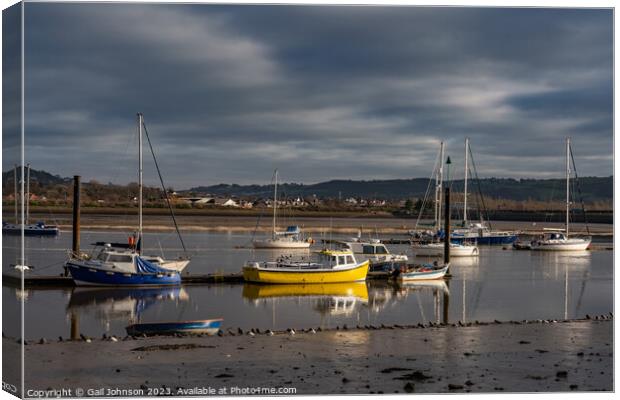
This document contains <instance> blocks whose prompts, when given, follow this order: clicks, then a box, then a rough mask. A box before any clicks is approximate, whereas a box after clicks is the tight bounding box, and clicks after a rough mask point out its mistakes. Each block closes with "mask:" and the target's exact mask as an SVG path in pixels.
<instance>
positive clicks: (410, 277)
mask: <svg viewBox="0 0 620 400" xmlns="http://www.w3.org/2000/svg"><path fill="white" fill-rule="evenodd" d="M446 272H448V266H445V267H443V268H439V269H434V270H431V271H414V272H403V273H401V274H400V275H398V280H399V281H429V280H435V279H442V278H443V277H444V276H445V275H446Z"/></svg>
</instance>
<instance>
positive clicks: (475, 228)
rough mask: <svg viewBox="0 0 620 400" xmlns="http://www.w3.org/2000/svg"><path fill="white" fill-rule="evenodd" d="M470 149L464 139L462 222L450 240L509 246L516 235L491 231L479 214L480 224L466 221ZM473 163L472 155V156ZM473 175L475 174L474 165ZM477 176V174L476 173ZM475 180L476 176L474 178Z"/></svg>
mask: <svg viewBox="0 0 620 400" xmlns="http://www.w3.org/2000/svg"><path fill="white" fill-rule="evenodd" d="M470 155H472V154H471V147H470V145H469V138H465V179H464V200H463V222H462V224H461V226H460V227H458V228H455V229H454V230H453V232H452V234H451V240H452V242H454V243H466V242H476V243H477V244H482V245H494V244H498V245H499V244H511V243H513V242H515V241H516V240H517V235H516V234H515V233H514V232H509V231H495V230H491V228H490V226H489V224H487V223H486V222H485V221H483V219H482V213H480V222H476V223H470V222H469V221H468V219H467V194H468V193H467V181H468V173H469V162H468V161H469V156H470ZM472 163H473V155H472ZM474 173H476V169H475V165H474ZM476 175H477V173H476ZM476 178H477V176H476Z"/></svg>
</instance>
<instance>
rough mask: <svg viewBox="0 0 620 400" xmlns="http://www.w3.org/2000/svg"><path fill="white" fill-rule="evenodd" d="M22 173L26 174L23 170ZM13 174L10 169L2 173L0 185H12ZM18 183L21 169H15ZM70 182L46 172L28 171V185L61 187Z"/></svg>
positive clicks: (67, 179) (69, 179)
mask: <svg viewBox="0 0 620 400" xmlns="http://www.w3.org/2000/svg"><path fill="white" fill-rule="evenodd" d="M24 173H26V174H27V172H26V170H25V169H24ZM14 176H15V172H14V171H13V170H12V169H11V170H9V171H5V172H3V173H2V185H3V186H6V185H9V184H10V185H13V182H14V180H13V179H14ZM17 177H18V182H20V181H21V167H18V168H17ZM68 182H71V178H63V177H61V176H60V175H52V174H50V173H49V172H46V171H40V170H36V169H32V168H31V169H30V184H31V185H32V184H33V183H38V184H39V185H40V186H50V185H61V184H65V183H68Z"/></svg>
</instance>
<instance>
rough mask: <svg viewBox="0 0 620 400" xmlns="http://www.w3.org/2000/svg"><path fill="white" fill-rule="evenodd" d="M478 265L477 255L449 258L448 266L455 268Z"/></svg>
mask: <svg viewBox="0 0 620 400" xmlns="http://www.w3.org/2000/svg"><path fill="white" fill-rule="evenodd" d="M479 265H480V258H479V257H456V258H453V259H450V266H451V267H454V268H453V269H456V268H475V267H478V266H479Z"/></svg>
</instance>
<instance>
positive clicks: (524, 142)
mask: <svg viewBox="0 0 620 400" xmlns="http://www.w3.org/2000/svg"><path fill="white" fill-rule="evenodd" d="M612 35H613V26H612V11H611V10H603V9H599V10H587V9H579V10H569V9H478V8H420V7H335V6H331V7H309V6H216V5H180V4H175V5H152V4H151V5H124V4H86V5H84V4H81V5H80V4H27V5H26V74H25V76H26V140H27V157H28V160H29V161H30V162H31V163H32V165H33V167H34V168H37V169H46V170H48V171H51V172H53V173H58V174H61V175H63V176H71V175H74V174H81V175H82V176H83V177H84V178H85V179H91V178H95V179H98V180H100V181H103V182H107V181H109V180H112V181H115V182H126V181H130V180H133V181H135V160H134V154H135V151H136V139H135V113H136V112H137V111H142V112H143V113H144V114H145V118H146V122H147V126H148V128H149V133H150V135H151V137H152V139H153V141H154V144H155V147H156V152H157V153H158V156H159V159H160V165H161V167H162V169H163V173H164V176H165V178H166V180H167V181H168V182H169V183H170V185H172V186H174V187H175V188H186V187H190V186H195V185H199V184H204V185H208V184H216V183H220V182H236V183H251V182H252V183H265V182H269V180H270V179H271V174H272V170H273V168H276V167H277V168H279V169H280V171H281V176H282V178H283V179H284V180H286V181H295V182H307V183H311V182H318V181H322V180H327V179H332V178H352V179H383V178H408V177H423V176H428V175H429V174H430V172H431V170H432V168H433V165H432V164H433V162H434V159H435V157H436V153H437V149H438V143H439V141H440V140H442V139H443V140H444V141H445V142H446V144H447V148H448V150H447V152H448V154H449V155H451V157H452V160H453V162H454V163H455V165H456V166H459V171H458V172H457V174H461V175H462V166H461V165H462V164H461V163H462V162H463V155H462V153H463V141H464V138H465V137H466V136H469V137H470V138H471V145H472V149H473V152H474V157H475V158H476V162H477V166H478V171H479V173H480V175H482V176H510V177H560V176H562V174H563V162H564V161H563V157H564V147H563V146H564V138H565V137H566V136H571V137H572V139H573V143H574V151H575V155H576V157H577V163H578V165H577V167H578V168H579V172H580V174H581V175H597V176H608V175H611V174H612V164H613V150H612V141H613V135H612V129H613V127H612V121H613V114H612V99H613V97H612V96H613V94H612V93H613V87H612V54H613V53H612V50H613V49H612ZM4 142H5V143H4V147H5V149H6V148H8V146H11V140H7V134H5V135H4ZM4 154H5V155H6V152H5V153H4ZM11 162H13V161H11V160H10V159H7V157H6V156H5V161H4V163H3V164H5V165H4V166H3V167H4V168H7V166H8V165H10V164H9V163H11ZM147 168H150V167H149V166H147ZM147 172H148V175H149V178H148V179H149V180H150V181H152V182H155V175H154V174H153V173H152V171H147Z"/></svg>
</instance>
